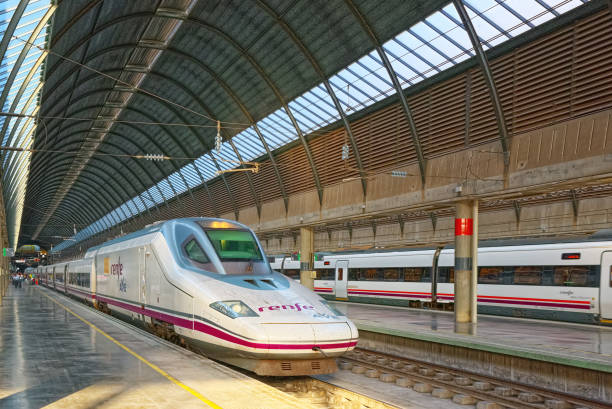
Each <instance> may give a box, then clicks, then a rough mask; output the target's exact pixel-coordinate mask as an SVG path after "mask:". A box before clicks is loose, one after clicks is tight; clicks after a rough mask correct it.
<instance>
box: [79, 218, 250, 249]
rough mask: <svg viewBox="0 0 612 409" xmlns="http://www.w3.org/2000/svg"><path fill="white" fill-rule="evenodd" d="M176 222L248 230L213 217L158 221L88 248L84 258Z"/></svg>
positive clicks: (239, 224)
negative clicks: (211, 223)
mask: <svg viewBox="0 0 612 409" xmlns="http://www.w3.org/2000/svg"><path fill="white" fill-rule="evenodd" d="M177 221H183V222H190V221H191V222H200V223H201V222H215V221H223V222H230V223H231V224H234V225H236V227H244V228H248V226H245V225H243V224H242V223H239V222H235V221H233V220H225V219H218V218H214V217H184V218H179V219H169V220H159V221H157V222H155V223H152V224H150V225H148V226H146V227H145V228H144V229H141V230H138V231H135V232H132V233H128V234H126V235H124V236H120V237H117V238H114V239H112V240H109V241H106V242H104V243H102V244H98V245H97V246H94V247H90V248H89V249H87V251H86V252H85V256H86V257H87V253H89V252H92V251H96V250H99V249H101V248H103V247H106V246H110V245H113V244H117V243H122V242H124V241H128V240H132V239H136V238H138V237H142V236H146V235H147V234H151V233H155V232H158V231H161V230H162V227H163V226H164V225H166V224H168V223H174V222H177Z"/></svg>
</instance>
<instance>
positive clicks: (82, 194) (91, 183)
mask: <svg viewBox="0 0 612 409" xmlns="http://www.w3.org/2000/svg"><path fill="white" fill-rule="evenodd" d="M92 174H93V173H92ZM96 188H98V189H99V188H100V186H97V182H96V181H95V180H94V179H93V178H92V177H90V176H89V175H88V176H87V178H85V180H84V181H82V183H81V184H79V185H78V186H75V191H74V196H75V197H72V196H71V197H69V199H68V203H72V204H73V205H72V207H73V209H72V210H71V209H61V210H60V209H59V208H58V210H59V212H58V213H59V214H62V213H64V212H67V213H70V212H71V211H74V212H79V213H80V214H82V213H83V211H85V210H84V209H82V207H83V206H87V205H90V206H93V207H94V210H95V212H92V214H95V213H96V212H100V213H102V215H103V216H104V215H106V214H109V213H110V212H108V211H107V210H106V208H105V207H103V206H102V205H101V204H100V203H98V202H96V201H88V200H87V199H88V198H89V196H90V195H91V192H92V191H93V192H95V191H96ZM104 191H106V192H107V189H104ZM101 198H102V199H103V201H104V203H105V204H106V207H111V206H112V204H111V203H110V202H109V201H108V200H106V198H105V197H101ZM96 204H97V205H98V206H96ZM90 211H91V210H90ZM105 212H106V213H105ZM103 216H101V217H103ZM111 216H112V219H113V220H116V219H115V216H114V215H111ZM101 217H98V218H97V219H100V218H101ZM94 221H95V220H94ZM92 223H93V222H92ZM90 224H91V223H90Z"/></svg>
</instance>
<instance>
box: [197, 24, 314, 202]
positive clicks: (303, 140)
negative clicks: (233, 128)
mask: <svg viewBox="0 0 612 409" xmlns="http://www.w3.org/2000/svg"><path fill="white" fill-rule="evenodd" d="M185 21H186V22H191V23H194V24H197V25H199V26H200V27H203V28H205V29H207V30H209V31H211V32H214V33H216V34H218V35H220V36H222V37H223V38H224V39H225V40H226V41H228V42H229V43H230V44H231V45H232V47H234V48H235V49H236V50H237V51H238V52H239V53H240V54H241V55H242V56H243V57H244V58H245V59H246V60H247V61H248V62H249V64H251V65H252V66H253V68H255V70H256V71H257V72H258V74H259V75H260V76H261V77H262V78H263V80H264V82H265V83H266V84H267V85H268V87H269V88H270V89H271V90H272V92H273V93H274V95H275V96H276V98H277V99H278V101H279V102H280V103H281V105H282V107H283V109H284V110H285V112H286V113H287V116H288V117H289V119H290V120H291V123H292V125H293V127H294V128H295V131H296V132H297V135H298V137H299V139H300V142H301V143H302V146H303V148H304V152H305V153H306V157H307V159H308V163H309V164H310V169H311V171H312V176H313V178H314V181H315V186H316V188H317V193H318V195H319V204H321V203H323V188H322V187H321V181H320V179H319V173H318V171H317V168H316V166H315V163H314V159H313V157H312V152H310V148H309V146H308V141H306V138H305V137H304V134H303V132H302V130H301V129H300V126H299V125H298V123H297V121H296V120H295V117H294V116H293V113H292V112H291V110H290V109H289V105H288V104H287V102H286V101H285V98H284V97H283V95H282V94H281V92H280V90H279V89H278V87H277V86H276V84H274V82H273V81H272V79H271V78H270V76H269V75H268V74H267V73H266V72H265V71H264V69H263V68H262V67H261V66H260V65H259V64H258V63H257V61H255V59H253V57H252V56H251V55H250V54H249V53H248V52H247V51H246V50H244V49H243V48H242V47H240V45H239V44H238V43H236V42H235V41H234V39H233V38H231V37H230V36H228V35H227V34H225V33H223V32H222V31H221V30H219V29H217V28H216V27H213V26H211V25H209V24H208V23H206V22H204V21H201V20H199V19H196V18H192V17H189V18H187V19H185ZM215 77H219V76H218V75H217V74H216V73H215Z"/></svg>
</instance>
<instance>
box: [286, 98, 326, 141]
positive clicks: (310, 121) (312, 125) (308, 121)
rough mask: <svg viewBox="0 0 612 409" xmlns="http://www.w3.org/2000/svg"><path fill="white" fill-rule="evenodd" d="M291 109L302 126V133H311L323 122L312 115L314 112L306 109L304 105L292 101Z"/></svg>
mask: <svg viewBox="0 0 612 409" xmlns="http://www.w3.org/2000/svg"><path fill="white" fill-rule="evenodd" d="M289 109H290V110H291V113H292V114H293V117H294V118H295V120H296V121H297V123H298V125H299V126H300V130H301V131H302V132H304V133H309V132H311V131H312V130H313V129H316V128H319V126H318V124H319V123H320V122H321V121H322V119H321V118H318V117H317V116H316V115H314V114H313V113H312V111H310V110H309V109H307V108H305V107H304V106H303V105H301V104H299V103H298V102H296V101H292V102H290V103H289Z"/></svg>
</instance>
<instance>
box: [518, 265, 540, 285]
mask: <svg viewBox="0 0 612 409" xmlns="http://www.w3.org/2000/svg"><path fill="white" fill-rule="evenodd" d="M513 284H516V285H541V284H542V267H540V266H520V267H514V277H513Z"/></svg>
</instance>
